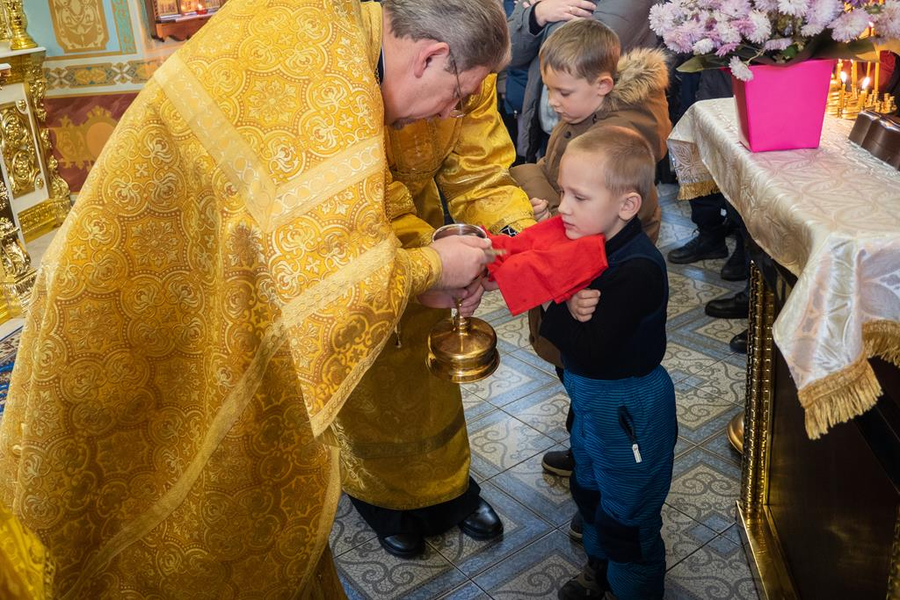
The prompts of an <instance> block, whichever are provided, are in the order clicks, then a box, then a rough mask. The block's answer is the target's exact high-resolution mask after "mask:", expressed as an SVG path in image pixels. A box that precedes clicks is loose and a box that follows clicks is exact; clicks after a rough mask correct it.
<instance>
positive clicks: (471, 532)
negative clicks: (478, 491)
mask: <svg viewBox="0 0 900 600" xmlns="http://www.w3.org/2000/svg"><path fill="white" fill-rule="evenodd" d="M459 528H460V529H462V531H463V533H465V534H466V535H467V536H469V537H470V538H474V539H476V540H489V539H491V538H495V537H497V536H498V535H500V534H501V533H503V521H501V520H500V517H499V516H497V513H495V512H494V509H493V508H491V505H490V504H488V503H487V502H486V501H485V500H484V499H483V498H479V499H478V508H476V509H475V510H474V511H472V514H470V515H469V516H468V517H466V518H465V519H463V520H462V521H461V522H460V524H459Z"/></svg>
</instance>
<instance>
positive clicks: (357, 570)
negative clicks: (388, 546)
mask: <svg viewBox="0 0 900 600" xmlns="http://www.w3.org/2000/svg"><path fill="white" fill-rule="evenodd" d="M335 563H336V564H337V567H338V572H339V573H340V575H341V579H342V580H343V583H344V589H345V590H347V591H348V596H350V598H351V600H354V599H356V598H360V599H366V600H372V599H376V598H377V599H384V598H404V599H405V600H431V599H432V598H435V597H437V596H440V595H441V594H443V593H445V592H449V591H450V590H453V589H454V588H456V587H458V586H459V585H461V584H462V583H463V582H464V581H465V580H466V576H465V575H463V574H462V573H461V572H460V571H459V570H458V569H457V568H456V567H454V566H453V565H452V564H450V562H449V561H448V560H447V559H446V558H444V557H443V556H441V555H440V553H438V552H437V551H436V550H434V549H433V548H431V547H430V546H427V545H426V550H425V554H424V555H422V556H420V557H418V558H414V559H402V558H397V557H395V556H391V555H390V554H388V553H387V552H385V551H384V550H383V549H382V548H381V545H380V544H379V543H378V541H377V540H372V541H369V542H366V543H365V544H362V545H361V546H357V547H356V548H354V549H353V550H350V551H349V552H346V553H344V554H342V555H341V556H339V557H338V558H337V559H336V560H335Z"/></svg>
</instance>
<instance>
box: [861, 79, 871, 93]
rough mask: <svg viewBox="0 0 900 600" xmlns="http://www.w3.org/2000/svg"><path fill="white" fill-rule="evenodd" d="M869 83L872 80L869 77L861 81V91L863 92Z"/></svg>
mask: <svg viewBox="0 0 900 600" xmlns="http://www.w3.org/2000/svg"><path fill="white" fill-rule="evenodd" d="M870 83H872V78H871V77H866V78H865V79H863V82H862V89H864V90H866V89H868V88H869V84H870Z"/></svg>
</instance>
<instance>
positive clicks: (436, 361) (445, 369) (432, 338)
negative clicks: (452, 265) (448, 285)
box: [426, 223, 500, 383]
mask: <svg viewBox="0 0 900 600" xmlns="http://www.w3.org/2000/svg"><path fill="white" fill-rule="evenodd" d="M451 235H477V236H479V237H482V238H484V237H487V236H485V234H484V231H482V230H481V229H480V228H478V227H475V226H474V225H467V224H465V223H451V224H450V225H444V226H443V227H441V228H439V229H438V230H437V231H435V232H434V236H433V239H434V240H439V239H441V238H444V237H448V236H451ZM461 303H462V299H459V300H457V301H456V314H455V315H454V316H452V317H448V318H446V319H443V320H441V321H440V322H438V323H437V324H436V325H435V326H434V327H433V328H432V329H431V333H430V334H429V335H428V358H427V359H426V361H427V364H428V370H429V371H431V372H432V373H433V374H434V375H436V376H438V377H440V378H441V379H448V380H450V381H453V382H455V383H468V382H471V381H478V380H479V379H484V378H485V377H487V376H489V375H490V374H491V373H493V372H494V370H495V369H496V368H497V365H499V364H500V355H499V354H498V353H497V334H496V333H495V332H494V329H493V327H491V326H490V325H488V324H487V323H486V322H485V321H482V320H481V319H478V318H476V317H463V316H460V314H459V306H460V304H461Z"/></svg>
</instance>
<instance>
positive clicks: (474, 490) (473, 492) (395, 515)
mask: <svg viewBox="0 0 900 600" xmlns="http://www.w3.org/2000/svg"><path fill="white" fill-rule="evenodd" d="M349 498H350V501H351V502H352V503H353V506H354V507H356V510H357V512H359V514H360V516H361V517H362V518H363V520H364V521H365V522H366V523H367V524H368V525H369V527H371V528H372V529H374V530H375V533H377V534H378V535H380V536H381V537H387V536H391V535H400V534H406V535H422V536H429V535H440V534H442V533H444V532H445V531H447V530H449V529H451V528H452V527H454V526H456V525H458V524H459V522H460V521H462V520H463V519H465V518H466V517H468V516H469V515H470V514H472V513H473V512H474V511H475V509H476V508H478V503H479V500H480V498H481V487H480V486H479V485H478V484H477V483H475V480H474V479H472V478H471V477H469V489H467V490H466V491H465V492H463V494H462V495H461V496H457V497H456V498H454V499H453V500H448V501H446V502H441V503H440V504H435V505H434V506H426V507H425V508H417V509H415V510H393V509H390V508H382V507H381V506H375V505H374V504H369V503H368V502H363V501H362V500H360V499H358V498H354V497H353V496H349Z"/></svg>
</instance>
